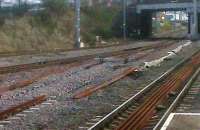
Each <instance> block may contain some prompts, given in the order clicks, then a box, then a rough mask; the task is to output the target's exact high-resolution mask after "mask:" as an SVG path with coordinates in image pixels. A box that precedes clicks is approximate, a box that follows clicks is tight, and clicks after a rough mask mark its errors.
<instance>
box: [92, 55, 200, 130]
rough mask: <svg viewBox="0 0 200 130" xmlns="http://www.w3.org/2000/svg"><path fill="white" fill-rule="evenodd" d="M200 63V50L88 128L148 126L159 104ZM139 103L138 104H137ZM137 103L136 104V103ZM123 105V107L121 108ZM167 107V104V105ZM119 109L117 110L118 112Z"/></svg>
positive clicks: (135, 128) (123, 129)
mask: <svg viewBox="0 0 200 130" xmlns="http://www.w3.org/2000/svg"><path fill="white" fill-rule="evenodd" d="M199 65H200V52H198V53H196V54H194V55H193V56H192V57H190V58H189V59H187V60H186V61H185V63H184V64H183V65H182V66H180V67H179V68H178V69H177V68H176V69H174V70H173V71H172V73H170V74H169V75H168V76H167V77H166V78H164V79H163V80H162V81H161V82H159V84H157V83H156V82H155V85H153V87H151V89H150V90H148V91H146V93H143V94H141V95H140V96H138V97H135V98H131V100H128V101H127V102H126V103H125V104H123V106H124V107H123V106H120V108H117V110H115V111H114V112H112V114H109V116H107V117H105V118H104V119H102V120H101V121H99V122H98V123H97V124H95V125H94V126H93V127H91V128H90V129H89V130H100V129H104V128H106V129H107V130H112V129H115V130H141V129H144V128H145V127H146V126H148V123H149V121H150V120H151V118H152V117H153V116H155V115H157V114H158V112H159V110H158V109H157V108H158V106H159V105H161V104H165V103H166V102H169V100H170V96H169V94H170V93H171V92H176V93H178V92H179V91H181V90H182V89H183V87H184V85H185V84H186V83H187V81H189V79H190V78H191V77H192V76H193V74H195V71H196V70H197V69H198V68H199ZM138 103H139V106H138ZM136 104H137V105H136ZM165 105H166V104H165ZM121 107H123V109H122V108H121ZM167 107H169V106H167ZM118 111H119V112H118ZM119 117H121V118H119Z"/></svg>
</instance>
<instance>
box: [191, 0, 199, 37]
mask: <svg viewBox="0 0 200 130" xmlns="http://www.w3.org/2000/svg"><path fill="white" fill-rule="evenodd" d="M191 22H192V26H191V39H192V40H197V39H198V10H197V0H193V16H192V20H191Z"/></svg>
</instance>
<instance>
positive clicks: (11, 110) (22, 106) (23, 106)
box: [0, 43, 174, 120]
mask: <svg viewBox="0 0 200 130" xmlns="http://www.w3.org/2000/svg"><path fill="white" fill-rule="evenodd" d="M172 44H174V43H169V44H165V45H162V44H159V45H155V46H145V47H139V48H135V49H127V50H123V51H119V52H114V53H112V54H106V55H112V56H113V55H125V56H127V54H132V53H133V52H140V51H145V50H148V49H155V48H159V49H161V48H165V47H167V46H170V45H172ZM104 56H105V55H104ZM87 58H88V57H87ZM87 58H86V59H87ZM90 58H91V57H90ZM83 59H85V57H84V58H83ZM83 59H82V60H83ZM67 62H69V61H67ZM53 64H65V61H61V63H57V62H55V61H52V62H51V61H50V64H49V63H48V62H45V64H39V67H41V66H43V65H44V66H46V65H53ZM75 64H76V65H78V64H80V63H79V62H75ZM94 64H96V63H94ZM34 65H36V63H35V64H34ZM40 65H41V66H40ZM17 67H19V68H15V67H13V68H11V69H8V70H9V71H10V72H12V73H13V71H14V72H15V71H20V70H26V69H29V67H30V66H29V65H27V66H26V65H25V66H24V65H22V66H17ZM32 67H33V68H34V67H35V66H31V69H33V68H32ZM0 70H1V69H0ZM132 71H133V70H132ZM4 72H6V71H4ZM31 83H32V81H26V82H24V83H22V84H21V83H19V84H17V86H16V84H15V85H14V86H10V87H9V88H7V89H4V88H3V89H2V90H0V92H2V93H3V92H6V91H11V90H14V89H16V88H22V87H25V86H27V85H28V84H31ZM46 99H47V96H44V95H43V96H41V97H40V96H39V97H35V98H34V99H32V100H27V101H24V102H23V103H21V104H18V105H14V106H11V107H10V108H8V109H6V110H5V111H2V112H0V120H2V119H6V118H7V117H9V116H12V115H14V114H16V113H18V112H21V111H23V110H25V109H28V108H30V107H32V106H35V105H38V104H41V103H42V102H44V101H45V100H46Z"/></svg>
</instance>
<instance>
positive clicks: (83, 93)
mask: <svg viewBox="0 0 200 130" xmlns="http://www.w3.org/2000/svg"><path fill="white" fill-rule="evenodd" d="M136 71H138V69H136V68H132V67H131V68H128V69H126V70H124V72H123V73H121V74H119V75H117V76H115V77H113V78H112V79H111V80H109V81H105V82H104V83H102V84H100V85H98V86H90V87H87V89H85V90H83V91H81V92H78V93H77V94H75V95H74V96H73V98H74V99H80V98H84V97H88V96H90V95H91V94H93V93H94V92H96V91H98V90H100V89H104V88H106V87H108V86H109V85H111V84H113V83H114V82H116V81H118V80H120V79H122V78H124V77H125V76H127V75H129V74H131V73H134V72H136Z"/></svg>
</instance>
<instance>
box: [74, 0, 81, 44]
mask: <svg viewBox="0 0 200 130" xmlns="http://www.w3.org/2000/svg"><path fill="white" fill-rule="evenodd" d="M80 6H81V3H80V0H75V14H76V21H75V45H74V47H75V48H80V42H81V38H80Z"/></svg>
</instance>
